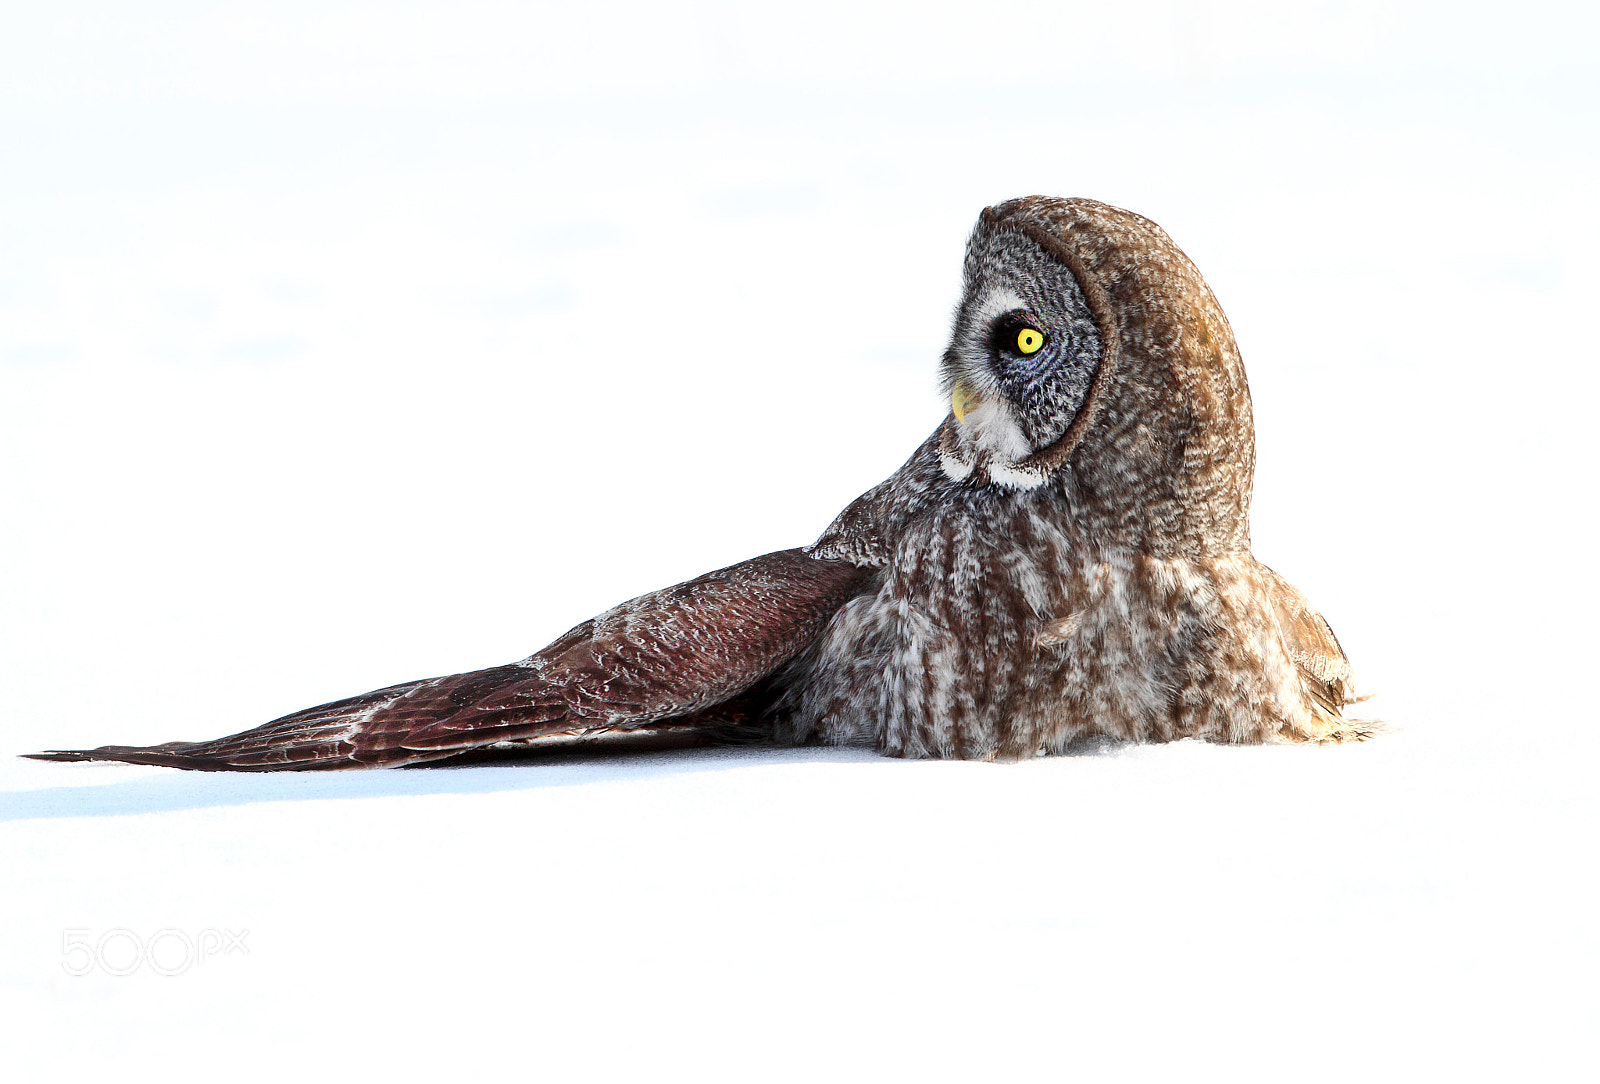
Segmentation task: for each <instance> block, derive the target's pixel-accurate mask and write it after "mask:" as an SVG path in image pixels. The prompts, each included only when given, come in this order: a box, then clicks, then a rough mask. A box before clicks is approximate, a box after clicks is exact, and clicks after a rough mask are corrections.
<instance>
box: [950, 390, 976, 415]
mask: <svg viewBox="0 0 1600 1084" xmlns="http://www.w3.org/2000/svg"><path fill="white" fill-rule="evenodd" d="M977 401H978V397H977V396H976V395H974V394H972V389H971V388H969V387H967V386H966V384H964V383H962V382H961V381H959V380H957V381H956V386H955V387H954V388H951V389H950V413H952V414H954V415H955V416H956V423H957V424H960V423H961V422H962V421H964V420H965V419H966V417H967V411H968V410H971V409H972V406H973V404H974V403H976V402H977Z"/></svg>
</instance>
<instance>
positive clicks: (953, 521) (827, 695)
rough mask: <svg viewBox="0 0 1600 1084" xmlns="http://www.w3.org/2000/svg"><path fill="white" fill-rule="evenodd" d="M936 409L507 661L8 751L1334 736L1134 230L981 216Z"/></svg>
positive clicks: (187, 755) (1186, 288)
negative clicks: (830, 510)
mask: <svg viewBox="0 0 1600 1084" xmlns="http://www.w3.org/2000/svg"><path fill="white" fill-rule="evenodd" d="M963 271H964V274H963V280H964V281H963V293H962V297H961V301H960V304H959V306H958V307H957V309H956V313H955V318H954V328H953V330H952V332H951V336H950V344H949V347H948V348H947V349H946V351H945V353H944V356H943V361H942V366H941V369H942V377H943V383H944V387H945V389H946V390H947V391H948V393H949V396H950V408H951V409H950V413H949V415H947V416H946V417H945V419H944V421H943V422H942V423H941V424H940V426H939V427H938V429H937V430H935V431H934V433H933V434H932V435H931V436H929V437H928V439H927V440H925V441H924V442H923V443H922V445H921V446H920V447H919V448H917V450H916V451H915V452H914V453H912V455H911V458H910V459H909V460H907V461H906V463H905V465H904V466H902V467H901V468H900V469H899V470H897V471H895V473H894V474H893V475H891V476H890V477H889V478H888V479H886V480H885V481H884V482H882V483H881V484H879V485H878V486H876V487H874V488H873V489H871V490H869V491H868V492H866V493H865V494H863V495H862V496H861V497H859V498H858V499H856V500H855V501H854V502H853V503H852V504H850V505H849V507H847V508H846V509H845V510H844V511H843V512H842V513H841V514H840V515H839V516H838V518H837V519H835V520H834V522H833V523H832V524H831V525H830V526H829V527H828V528H827V530H826V531H824V532H823V533H822V536H821V537H820V538H818V539H817V540H816V541H815V542H813V543H812V544H811V545H809V546H804V547H801V548H799V549H790V550H783V551H780V552H777V553H769V554H767V555H765V556H762V557H756V558H754V559H752V560H749V561H745V562H744V563H742V564H737V565H734V566H732V567H730V568H724V569H721V570H719V571H716V572H710V573H707V574H706V575H704V576H701V577H700V578H698V579H694V580H690V581H688V582H687V583H682V584H678V585H677V586H675V587H668V588H665V589H664V590H660V591H654V592H651V593H650V594H647V595H643V596H641V597H639V598H636V599H633V600H632V601H630V602H624V603H623V604H621V605H620V606H617V607H616V608H614V609H611V610H608V611H607V612H605V613H603V614H601V615H599V616H598V617H595V618H593V619H592V620H589V621H585V622H584V623H583V624H581V625H579V626H578V627H576V628H574V629H572V630H571V631H570V632H568V633H566V634H565V635H564V636H562V637H560V638H559V639H558V640H556V641H555V642H554V643H552V644H550V645H549V646H548V647H546V648H544V649H543V650H542V651H539V652H536V653H535V654H533V655H530V656H528V657H527V658H525V659H523V660H521V661H520V662H514V663H511V664H509V665H505V666H495V667H491V668H489V669H486V670H478V671H474V672H472V673H466V674H455V675H451V676H447V677H437V678H430V679H427V680H422V681H411V682H407V683H405V684H402V685H395V686H393V687H390V688H387V689H379V690H377V691H375V692H370V693H366V694H364V695H362V696H357V697H352V698H350V699H347V700H340V701H337V702H334V703H331V704H324V705H321V706H320V707H314V708H308V709H306V710H304V711H299V712H296V713H294V714H292V715H287V716H284V717H283V718H281V719H277V720H275V721H273V722H269V723H266V724H264V725H262V726H259V727H256V728H255V729H253V730H247V731H244V732H243V733H240V734H235V735H232V736H230V737H224V738H217V739H214V740H211V741H201V742H170V743H168V744H165V745H158V746H149V747H133V746H116V745H112V746H103V747H101V748H98V749H92V750H65V751H54V752H49V753H41V754H37V755H38V756H39V757H42V758H46V759H56V760H115V761H126V762H130V763H136V764H160V765H169V766H172V767H177V768H194V769H209V770H233V771H276V770H285V769H313V768H376V767H398V766H403V765H409V764H418V763H422V762H426V761H435V760H441V759H444V758H447V757H455V756H459V755H461V754H463V753H467V752H470V751H473V750H482V749H486V748H499V747H513V746H526V745H540V744H552V743H565V742H571V741H574V740H579V739H592V740H594V741H595V742H596V743H597V744H599V745H601V746H603V747H606V746H614V747H616V748H630V747H637V746H639V745H644V744H649V743H650V742H671V743H683V744H693V743H717V742H741V741H749V742H767V743H776V744H783V745H802V744H828V745H852V746H870V747H873V748H876V749H877V750H878V751H879V752H881V753H884V754H886V755H889V756H897V757H951V758H962V759H977V760H992V759H999V760H1010V759H1017V758H1023V757H1033V756H1038V755H1043V754H1055V753H1062V752H1066V751H1068V750H1070V749H1072V748H1073V747H1074V745H1075V744H1079V743H1084V742H1086V741H1090V740H1106V739H1110V740H1116V741H1132V742H1164V741H1172V740H1175V739H1180V738H1203V739H1206V740H1209V741H1216V742H1250V743H1258V742H1336V741H1344V740H1348V739H1359V738H1363V737H1366V736H1367V735H1368V734H1369V733H1371V732H1372V729H1373V724H1370V723H1366V722H1361V721H1357V720H1352V719H1347V718H1346V717H1345V716H1344V709H1345V708H1346V706H1348V705H1350V704H1352V703H1354V702H1355V698H1354V696H1353V688H1352V680H1351V670H1350V664H1349V662H1348V660H1347V659H1346V658H1345V654H1344V652H1343V650H1342V649H1341V647H1340V646H1339V642H1338V640H1337V639H1336V638H1335V637H1334V634H1333V631H1332V629H1331V628H1329V626H1328V624H1327V622H1326V621H1324V620H1323V618H1322V617H1321V615H1320V614H1318V612H1317V611H1316V610H1315V609H1313V608H1312V606H1311V604H1310V603H1309V602H1307V601H1306V599H1305V597H1304V596H1302V595H1301V594H1300V593H1299V592H1298V591H1296V590H1295V589H1294V588H1293V587H1292V586H1290V585H1289V583H1288V582H1286V581H1285V580H1284V579H1283V578H1282V577H1281V576H1279V575H1278V574H1277V573H1275V572H1273V571H1272V570H1271V569H1270V568H1268V567H1267V566H1266V565H1264V564H1262V563H1261V562H1259V561H1257V560H1256V559H1255V557H1254V556H1253V555H1252V554H1251V552H1250V528H1249V512H1250V492H1251V482H1252V476H1253V473H1254V467H1255V434H1254V424H1253V421H1252V416H1251V406H1250V394H1249V389H1248V387H1247V386H1246V383H1245V374H1244V366H1243V363H1242V362H1241V360H1240V358H1239V351H1238V349H1237V347H1236V346H1235V345H1234V340H1233V333H1232V330H1231V329H1230V327H1229V325H1228V320H1227V318H1226V317H1225V316H1224V315H1223V313H1222V309H1221V307H1220V306H1219V305H1218V304H1217V301H1216V298H1214V297H1213V296H1212V294H1211V290H1210V289H1209V288H1208V287H1207V286H1206V283H1205V280H1204V279H1202V278H1201V276H1200V273H1199V272H1198V271H1197V270H1196V269H1195V267H1194V265H1193V264H1192V263H1190V262H1189V259H1188V257H1186V256H1185V255H1184V254H1183V252H1182V251H1180V250H1179V248H1178V247H1177V245H1175V244H1173V242H1172V240H1171V239H1170V238H1168V236H1167V235H1166V233H1165V232H1164V231H1163V230H1162V229H1161V228H1160V227H1159V226H1157V225H1156V224H1155V223H1153V222H1151V221H1150V220H1148V219H1145V218H1141V217H1140V216H1138V215H1136V214H1132V213H1130V212H1128V211H1123V210H1120V209H1118V208H1116V207H1111V206H1108V205H1106V204H1104V203H1098V202H1096V201H1094V200H1088V199H1056V198H1047V197H1041V196H1034V197H1027V198H1023V199H1016V200H1011V201H1009V202H1006V203H1001V204H998V205H996V206H994V207H990V208H988V209H986V210H985V211H984V212H983V213H982V215H981V216H980V217H979V219H978V223H977V225H976V226H975V227H974V229H973V231H972V235H971V237H970V239H969V241H968V243H967V248H966V257H965V265H964V269H963Z"/></svg>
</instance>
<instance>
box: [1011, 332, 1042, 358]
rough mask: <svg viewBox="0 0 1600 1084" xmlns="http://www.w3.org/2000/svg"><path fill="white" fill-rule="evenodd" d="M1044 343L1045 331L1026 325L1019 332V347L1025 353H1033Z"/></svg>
mask: <svg viewBox="0 0 1600 1084" xmlns="http://www.w3.org/2000/svg"><path fill="white" fill-rule="evenodd" d="M1043 345H1044V332H1042V331H1038V330H1036V329H1034V328H1031V327H1025V328H1023V329H1022V330H1021V331H1019V332H1017V349H1018V350H1020V351H1022V352H1023V353H1024V354H1032V353H1034V352H1035V351H1037V350H1038V349H1039V347H1041V346H1043Z"/></svg>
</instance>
